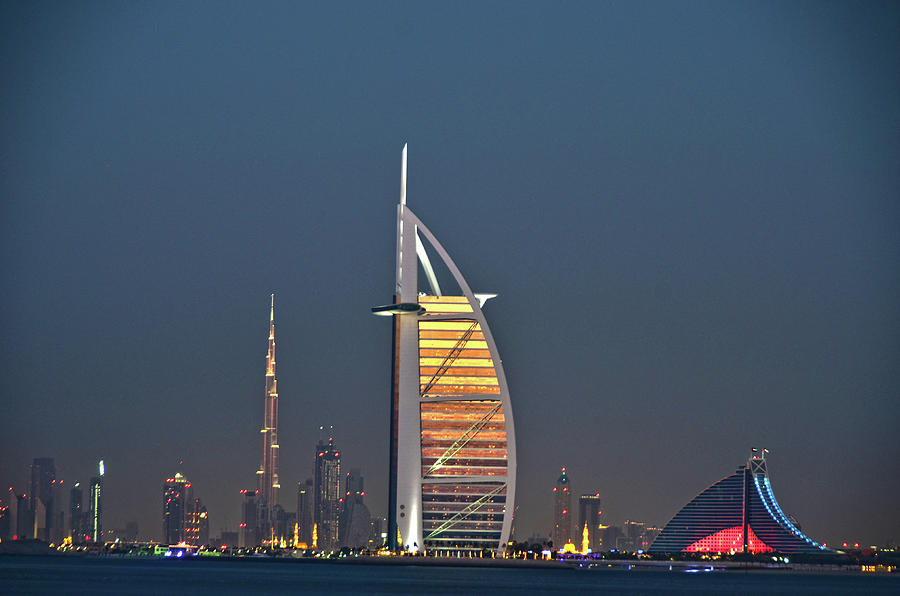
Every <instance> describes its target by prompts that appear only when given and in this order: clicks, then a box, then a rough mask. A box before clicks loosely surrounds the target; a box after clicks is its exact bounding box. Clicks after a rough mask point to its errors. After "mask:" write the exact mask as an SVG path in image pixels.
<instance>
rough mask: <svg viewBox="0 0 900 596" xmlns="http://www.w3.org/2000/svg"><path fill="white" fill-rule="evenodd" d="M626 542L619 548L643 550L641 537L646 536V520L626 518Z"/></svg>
mask: <svg viewBox="0 0 900 596" xmlns="http://www.w3.org/2000/svg"><path fill="white" fill-rule="evenodd" d="M623 531H624V532H625V544H624V545H623V546H622V547H620V548H619V550H624V551H628V552H637V551H639V550H641V538H642V537H643V536H644V522H642V521H635V520H632V519H626V520H625V527H624V528H623Z"/></svg>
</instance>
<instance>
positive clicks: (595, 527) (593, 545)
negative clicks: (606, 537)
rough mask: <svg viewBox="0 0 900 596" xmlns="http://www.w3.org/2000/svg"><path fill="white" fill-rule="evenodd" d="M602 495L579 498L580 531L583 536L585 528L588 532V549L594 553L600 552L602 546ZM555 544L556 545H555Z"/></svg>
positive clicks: (578, 533) (596, 494) (578, 532)
mask: <svg viewBox="0 0 900 596" xmlns="http://www.w3.org/2000/svg"><path fill="white" fill-rule="evenodd" d="M601 513H603V512H602V511H601V509H600V493H595V494H593V495H581V496H580V497H579V498H578V531H577V532H575V534H576V535H579V536H580V535H581V534H582V532H583V531H584V529H585V528H587V532H588V547H589V548H590V549H591V551H592V552H598V551H600V549H601V546H602V540H601V538H600V514H601ZM554 544H555V543H554Z"/></svg>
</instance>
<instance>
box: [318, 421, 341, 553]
mask: <svg viewBox="0 0 900 596" xmlns="http://www.w3.org/2000/svg"><path fill="white" fill-rule="evenodd" d="M315 472H316V477H315V498H316V502H315V524H316V528H317V532H316V534H317V535H316V546H317V548H318V549H319V550H321V551H330V550H332V549H334V548H336V547H337V546H338V539H339V535H338V530H339V524H340V515H341V508H342V506H343V503H342V501H341V498H342V497H343V496H344V491H343V490H342V489H341V480H343V478H344V477H343V476H342V475H341V452H340V451H338V450H337V448H335V446H334V437H329V438H328V443H323V442H319V444H318V445H316V468H315Z"/></svg>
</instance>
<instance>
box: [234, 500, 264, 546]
mask: <svg viewBox="0 0 900 596" xmlns="http://www.w3.org/2000/svg"><path fill="white" fill-rule="evenodd" d="M258 498H259V491H258V490H247V489H244V490H242V491H241V525H240V527H239V528H238V546H239V547H241V548H250V547H253V546H257V545H258V544H259V541H260V535H259V527H260V524H259V518H258V517H257V516H258V515H259V509H260V508H259V503H258V502H257V500H258Z"/></svg>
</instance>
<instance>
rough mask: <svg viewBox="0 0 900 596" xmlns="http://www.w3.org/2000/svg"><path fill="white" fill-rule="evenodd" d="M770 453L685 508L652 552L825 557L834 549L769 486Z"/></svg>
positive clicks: (757, 453) (756, 456)
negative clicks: (803, 525)
mask: <svg viewBox="0 0 900 596" xmlns="http://www.w3.org/2000/svg"><path fill="white" fill-rule="evenodd" d="M766 453H767V450H765V449H753V450H752V451H751V453H750V458H749V459H748V460H747V463H746V464H745V465H743V466H741V467H740V468H738V470H737V471H736V472H735V473H734V474H732V475H731V476H726V477H725V478H723V479H722V480H719V481H718V482H716V483H715V484H713V485H712V486H710V487H709V488H707V489H706V490H704V491H703V492H701V493H700V494H699V495H697V496H696V497H694V498H693V499H692V500H691V502H690V503H688V504H687V505H685V506H684V507H683V508H682V509H681V511H679V512H678V513H676V514H675V517H673V518H672V519H671V521H669V523H667V524H666V526H665V527H664V528H663V530H662V532H660V533H659V535H658V536H657V537H656V540H654V541H653V544H652V545H651V546H650V549H649V550H650V552H657V553H658V552H664V553H674V552H717V553H746V552H750V553H764V552H771V551H777V552H781V553H823V552H828V549H827V548H826V547H825V546H824V545H822V544H819V543H818V542H816V541H815V540H813V539H812V538H810V537H809V536H807V535H806V534H804V533H803V532H801V531H800V528H799V527H798V526H797V524H796V522H794V521H793V520H792V519H791V518H789V517H788V516H787V515H785V514H784V511H782V510H781V506H780V505H779V504H778V501H777V500H775V494H774V493H773V492H772V485H771V484H770V482H769V475H768V470H767V467H766Z"/></svg>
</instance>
